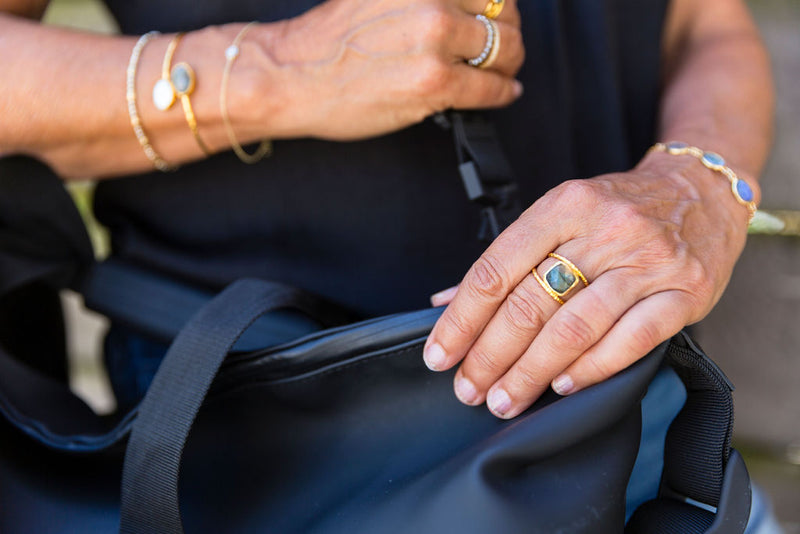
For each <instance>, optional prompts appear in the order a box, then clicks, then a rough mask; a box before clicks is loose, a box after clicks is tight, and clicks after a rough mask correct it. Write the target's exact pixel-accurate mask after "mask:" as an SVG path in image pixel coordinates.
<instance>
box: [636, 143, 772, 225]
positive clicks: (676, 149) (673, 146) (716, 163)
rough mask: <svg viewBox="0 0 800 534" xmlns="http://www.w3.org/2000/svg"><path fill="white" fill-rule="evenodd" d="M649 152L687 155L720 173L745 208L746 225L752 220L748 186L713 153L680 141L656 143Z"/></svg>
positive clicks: (752, 208) (751, 192)
mask: <svg viewBox="0 0 800 534" xmlns="http://www.w3.org/2000/svg"><path fill="white" fill-rule="evenodd" d="M650 151H655V152H666V153H667V154H672V155H673V156H682V155H684V154H688V155H690V156H694V157H695V158H697V159H699V160H700V162H701V163H702V164H703V165H705V166H706V167H707V168H709V169H711V170H712V171H716V172H719V173H722V175H723V176H725V177H726V178H727V179H728V181H729V182H730V184H731V192H732V193H733V197H734V198H735V199H736V201H737V202H738V203H739V204H742V205H743V206H745V207H746V208H747V211H748V213H749V215H750V218H749V219H748V223H749V222H750V221H752V220H753V217H754V216H755V213H756V209H757V208H756V203H755V195H754V194H753V190H752V188H751V187H750V185H749V184H748V183H747V182H745V181H744V180H743V179H741V178H739V177H738V176H737V175H736V173H735V172H734V171H733V169H731V168H730V167H728V166H726V165H725V159H723V157H722V156H720V155H719V154H717V153H715V152H706V151H704V150H702V149H700V148H697V147H696V146H690V145H688V144H687V143H681V142H680V141H671V142H669V143H656V144H655V145H653V146H652V147H651V148H650Z"/></svg>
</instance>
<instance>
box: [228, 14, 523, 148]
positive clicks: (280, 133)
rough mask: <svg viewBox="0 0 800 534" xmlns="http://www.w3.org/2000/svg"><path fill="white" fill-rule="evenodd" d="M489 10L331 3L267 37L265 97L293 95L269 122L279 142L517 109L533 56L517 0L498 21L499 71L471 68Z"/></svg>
mask: <svg viewBox="0 0 800 534" xmlns="http://www.w3.org/2000/svg"><path fill="white" fill-rule="evenodd" d="M486 2H487V0H423V1H410V0H385V1H380V2H376V1H375V0H328V1H327V2H325V3H323V4H321V5H320V6H318V7H317V8H315V9H312V10H311V11H308V12H307V13H305V14H303V15H301V16H299V17H297V18H295V19H291V20H289V21H286V22H285V23H283V27H282V28H280V31H279V32H278V34H277V35H276V34H275V33H274V32H271V33H268V34H264V36H263V39H264V41H263V44H264V50H265V53H266V57H267V58H268V59H267V60H265V63H264V65H267V67H268V71H267V74H268V75H269V76H268V79H266V78H265V81H264V84H265V86H266V87H265V91H271V92H274V91H279V92H280V91H284V94H283V100H284V102H285V105H282V106H280V108H279V109H276V108H274V107H273V108H271V109H270V116H269V117H265V118H264V120H268V121H269V124H270V130H271V135H272V136H273V137H303V136H312V137H321V138H328V139H357V138H365V137H371V136H375V135H380V134H384V133H388V132H391V131H395V130H398V129H401V128H404V127H406V126H409V125H411V124H414V123H417V122H420V121H421V120H423V119H424V118H425V117H428V116H429V115H431V114H433V113H436V112H438V111H442V110H445V109H448V108H494V107H499V106H505V105H508V104H510V103H511V102H513V101H514V100H515V99H516V98H517V97H518V96H520V94H521V86H520V85H519V83H518V82H517V81H515V80H514V76H515V75H516V73H517V71H518V70H519V68H520V66H521V65H522V62H523V59H524V55H525V52H524V48H523V43H522V38H521V33H520V29H519V28H520V16H519V12H518V11H517V5H516V0H506V1H505V7H504V9H503V11H502V12H501V14H500V16H499V17H498V18H497V20H496V23H497V26H498V28H499V32H500V45H499V46H500V50H499V55H498V56H497V59H496V61H495V62H494V63H493V64H492V66H491V67H490V68H487V69H478V68H475V67H471V66H469V65H467V64H466V63H465V60H466V59H469V58H473V57H476V56H478V55H479V54H480V53H481V51H482V50H483V48H484V46H485V44H486V38H487V30H486V27H485V26H484V24H483V23H482V22H481V21H479V20H477V19H476V18H475V15H476V14H479V13H481V12H482V11H483V9H484V8H485V7H486ZM245 58H246V54H244V53H243V54H242V59H243V60H244V59H245ZM271 62H274V64H275V65H277V70H276V69H272V68H269V67H270V63H271ZM276 84H278V85H276Z"/></svg>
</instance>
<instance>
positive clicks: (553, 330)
mask: <svg viewBox="0 0 800 534" xmlns="http://www.w3.org/2000/svg"><path fill="white" fill-rule="evenodd" d="M629 282H630V274H629V273H627V272H626V271H625V270H623V269H620V270H618V271H610V272H607V273H604V274H603V275H601V276H600V277H599V278H597V280H595V281H594V282H592V283H591V284H590V285H589V287H587V288H586V289H584V290H581V291H580V292H579V293H578V294H577V295H575V297H574V298H572V299H570V301H569V302H567V303H566V304H565V305H564V306H561V307H560V308H559V309H558V310H557V311H556V313H555V314H554V315H553V317H552V318H551V319H550V320H549V321H547V322H546V323H545V325H544V326H543V328H542V330H541V332H540V333H539V335H538V336H537V337H536V338H535V339H534V340H533V343H531V345H530V347H528V349H527V350H526V351H525V353H524V354H523V355H522V356H521V357H520V358H519V359H518V360H517V361H516V362H515V363H514V365H513V367H511V369H509V371H508V372H507V373H506V374H505V375H503V376H502V377H501V378H500V379H499V380H498V381H497V382H496V383H495V384H494V385H493V386H492V387H491V389H490V390H489V393H488V394H487V407H488V408H489V410H491V411H492V413H494V414H495V415H497V416H498V417H503V418H506V419H508V418H512V417H516V416H517V415H519V414H520V413H522V412H523V411H524V410H525V409H527V408H528V407H529V406H530V405H531V404H533V402H534V401H535V400H536V399H537V398H539V396H540V395H541V394H542V393H544V391H545V390H547V388H548V387H549V386H550V383H551V381H552V380H553V379H554V378H555V377H556V376H557V375H559V374H560V373H562V372H563V370H564V369H566V368H567V367H568V366H569V365H570V364H571V363H572V362H573V361H575V360H576V359H577V358H578V357H580V356H581V355H582V354H584V353H585V352H586V351H588V350H589V349H590V348H591V347H592V346H594V344H595V343H597V342H598V341H599V340H600V339H602V338H603V336H604V335H605V334H606V333H607V332H608V331H609V330H610V329H611V328H612V327H613V325H614V324H615V323H616V321H617V320H618V319H619V318H620V317H622V316H623V315H624V314H625V312H626V311H627V310H628V309H629V308H630V307H631V306H633V305H634V304H635V303H636V302H637V301H638V300H640V299H641V297H642V294H643V293H645V291H646V287H645V286H644V285H637V284H631V283H629Z"/></svg>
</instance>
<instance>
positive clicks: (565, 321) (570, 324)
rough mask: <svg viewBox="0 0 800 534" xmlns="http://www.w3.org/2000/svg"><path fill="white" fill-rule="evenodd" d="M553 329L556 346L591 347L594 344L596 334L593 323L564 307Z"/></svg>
mask: <svg viewBox="0 0 800 534" xmlns="http://www.w3.org/2000/svg"><path fill="white" fill-rule="evenodd" d="M551 321H557V322H556V323H555V324H554V325H553V327H554V328H553V329H552V330H551V332H552V335H553V339H554V343H555V346H556V347H571V348H574V347H583V348H589V347H590V346H592V345H593V344H594V341H595V334H594V330H593V329H592V327H591V325H590V324H589V323H588V322H587V321H586V320H585V319H584V318H583V317H581V316H579V315H577V314H575V313H574V312H571V311H570V310H568V309H566V308H564V309H562V310H561V313H560V314H559V316H558V318H553V319H552V320H551Z"/></svg>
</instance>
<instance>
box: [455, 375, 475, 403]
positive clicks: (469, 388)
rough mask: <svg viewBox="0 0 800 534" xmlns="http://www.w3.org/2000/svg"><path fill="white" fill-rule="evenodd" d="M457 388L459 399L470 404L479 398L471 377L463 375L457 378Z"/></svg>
mask: <svg viewBox="0 0 800 534" xmlns="http://www.w3.org/2000/svg"><path fill="white" fill-rule="evenodd" d="M455 390H456V397H458V400H460V401H461V402H463V403H464V404H467V405H469V406H472V405H474V404H475V400H476V399H477V398H478V390H477V389H476V388H475V384H473V383H472V381H471V380H470V379H468V378H464V377H463V376H460V377H458V378H456V385H455Z"/></svg>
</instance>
